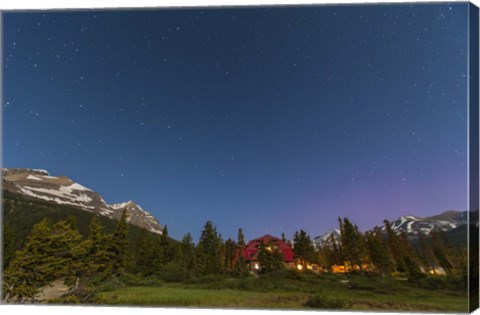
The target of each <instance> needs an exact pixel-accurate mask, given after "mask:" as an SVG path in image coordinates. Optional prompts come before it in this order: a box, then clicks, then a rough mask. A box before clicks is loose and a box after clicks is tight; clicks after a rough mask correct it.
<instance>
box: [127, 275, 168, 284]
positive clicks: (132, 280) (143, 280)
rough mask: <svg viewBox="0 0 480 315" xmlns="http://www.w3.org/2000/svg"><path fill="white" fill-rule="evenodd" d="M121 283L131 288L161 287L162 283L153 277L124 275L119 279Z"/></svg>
mask: <svg viewBox="0 0 480 315" xmlns="http://www.w3.org/2000/svg"><path fill="white" fill-rule="evenodd" d="M121 281H122V282H123V283H124V284H126V285H127V286H131V287H161V286H163V281H162V280H160V279H159V278H158V277H155V276H148V277H146V276H141V275H132V274H126V275H123V276H122V277H121Z"/></svg>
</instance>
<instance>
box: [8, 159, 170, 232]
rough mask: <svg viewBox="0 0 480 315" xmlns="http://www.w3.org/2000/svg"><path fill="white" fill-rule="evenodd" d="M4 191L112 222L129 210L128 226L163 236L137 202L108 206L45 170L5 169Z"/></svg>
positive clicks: (158, 224)
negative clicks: (81, 211) (88, 213)
mask: <svg viewBox="0 0 480 315" xmlns="http://www.w3.org/2000/svg"><path fill="white" fill-rule="evenodd" d="M2 189H3V190H4V191H8V192H10V193H13V194H18V195H22V196H24V197H26V198H31V199H35V200H42V201H47V202H52V203H55V204H58V205H68V206H72V207H75V208H77V209H79V210H83V211H87V212H92V213H95V214H98V215H101V216H105V217H107V218H110V219H114V220H119V219H120V217H121V215H122V212H123V209H126V211H127V215H128V219H127V222H128V223H130V224H132V225H136V226H138V227H142V228H145V229H147V230H148V231H150V232H152V233H156V234H162V229H163V228H162V226H161V225H160V223H159V221H158V220H157V219H156V218H155V217H154V216H153V215H152V214H150V213H149V212H148V211H146V210H144V209H143V208H142V207H140V206H139V205H138V204H136V203H135V202H134V201H131V200H130V201H127V202H123V203H117V204H107V203H106V202H105V200H104V199H103V197H102V196H101V195H100V194H99V193H97V192H95V191H93V190H91V189H89V188H87V187H85V186H83V185H81V184H79V183H77V182H75V181H73V180H71V179H70V178H68V177H67V176H51V175H50V173H49V172H48V171H46V170H42V169H30V168H2Z"/></svg>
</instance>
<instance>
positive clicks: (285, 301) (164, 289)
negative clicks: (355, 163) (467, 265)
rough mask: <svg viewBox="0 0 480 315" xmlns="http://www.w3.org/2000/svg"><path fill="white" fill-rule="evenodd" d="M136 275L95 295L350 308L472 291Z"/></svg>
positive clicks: (431, 285)
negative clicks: (152, 280) (179, 279)
mask: <svg viewBox="0 0 480 315" xmlns="http://www.w3.org/2000/svg"><path fill="white" fill-rule="evenodd" d="M145 284H146V283H145V279H142V280H141V281H137V280H136V279H135V277H132V276H130V277H129V278H128V279H124V280H123V281H122V284H121V285H119V283H115V284H114V283H106V284H104V285H103V287H99V288H98V291H99V292H98V293H96V295H95V298H94V300H93V301H94V303H95V304H100V305H130V306H132V305H137V306H143V305H144V306H164V307H192V308H193V307H198V308H207V307H218V308H241V309H319V310H320V309H350V310H382V311H388V310H391V311H425V312H465V311H466V305H467V294H466V291H464V290H458V288H456V287H455V284H454V283H450V281H449V280H448V279H446V278H445V277H443V278H440V277H437V278H434V277H430V278H426V279H424V280H423V281H422V282H420V283H417V284H412V283H409V282H407V281H405V280H402V279H392V278H390V279H385V278H380V277H367V276H360V275H355V276H352V275H351V276H349V277H347V276H345V275H338V274H320V275H315V274H298V273H293V272H275V273H273V274H268V275H262V276H260V277H258V278H257V277H246V278H232V277H227V276H210V277H205V278H203V279H202V278H200V279H196V280H195V281H186V282H181V283H180V282H177V283H175V282H159V281H155V283H154V284H153V285H152V284H150V285H145Z"/></svg>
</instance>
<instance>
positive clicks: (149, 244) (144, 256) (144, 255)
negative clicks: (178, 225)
mask: <svg viewBox="0 0 480 315" xmlns="http://www.w3.org/2000/svg"><path fill="white" fill-rule="evenodd" d="M133 255H134V256H135V257H134V268H133V271H134V272H135V273H140V274H143V275H149V274H150V273H151V269H152V268H151V265H152V264H153V262H152V256H153V241H152V237H151V236H150V235H149V232H148V231H147V230H146V229H142V230H141V231H140V234H139V235H138V237H137V239H136V241H135V249H134V253H133Z"/></svg>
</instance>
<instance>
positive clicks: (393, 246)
mask: <svg viewBox="0 0 480 315" xmlns="http://www.w3.org/2000/svg"><path fill="white" fill-rule="evenodd" d="M383 223H384V224H385V229H386V231H387V240H388V248H389V249H390V255H391V256H392V261H393V262H394V268H395V270H396V271H397V272H404V271H406V267H405V262H404V256H405V255H404V253H403V251H402V247H401V245H400V239H399V237H398V236H397V234H395V232H394V231H393V230H392V227H391V226H390V222H388V221H387V220H384V221H383Z"/></svg>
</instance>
